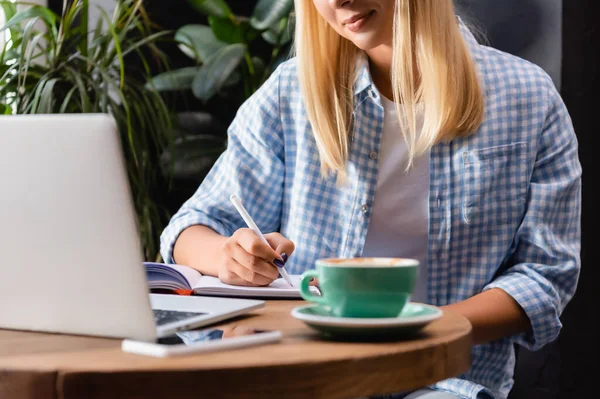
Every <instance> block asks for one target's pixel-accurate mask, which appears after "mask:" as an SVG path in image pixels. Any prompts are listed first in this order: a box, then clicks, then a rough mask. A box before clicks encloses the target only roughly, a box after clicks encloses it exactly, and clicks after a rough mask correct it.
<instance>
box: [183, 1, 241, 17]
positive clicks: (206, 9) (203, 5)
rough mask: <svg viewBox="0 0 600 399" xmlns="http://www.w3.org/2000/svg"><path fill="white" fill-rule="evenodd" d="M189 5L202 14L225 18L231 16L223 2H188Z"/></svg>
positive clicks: (229, 10)
mask: <svg viewBox="0 0 600 399" xmlns="http://www.w3.org/2000/svg"><path fill="white" fill-rule="evenodd" d="M188 1H189V3H190V5H191V6H192V7H194V8H195V9H196V10H198V11H200V12H201V13H203V14H206V15H210V16H213V17H220V18H225V17H229V16H230V15H232V12H231V9H230V8H229V6H228V5H227V3H225V1H224V0H188Z"/></svg>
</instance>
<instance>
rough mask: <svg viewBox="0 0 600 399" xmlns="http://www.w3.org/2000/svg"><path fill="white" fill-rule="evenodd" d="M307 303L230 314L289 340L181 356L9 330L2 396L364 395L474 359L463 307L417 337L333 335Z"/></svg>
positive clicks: (1, 351) (431, 378) (2, 347)
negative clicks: (315, 326)
mask: <svg viewBox="0 0 600 399" xmlns="http://www.w3.org/2000/svg"><path fill="white" fill-rule="evenodd" d="M301 303H302V302H297V301H269V302H267V304H266V306H265V308H263V309H260V310H257V311H255V312H253V313H251V314H249V315H248V316H245V317H242V318H238V319H235V320H230V321H229V322H228V323H224V325H227V324H229V325H231V324H238V325H246V326H251V327H254V328H263V329H280V330H282V331H283V334H284V337H283V339H282V342H281V343H278V344H269V345H263V346H257V347H250V348H244V349H239V350H231V351H224V352H213V353H206V354H201V355H193V356H186V357H179V358H167V359H159V358H151V357H145V356H139V355H132V354H126V353H123V352H121V350H120V341H119V340H114V339H103V338H90V337H79V336H68V335H60V334H42V333H32V332H20V331H8V330H0V398H2V399H5V398H7V399H46V398H77V399H82V398H86V399H93V398H103V399H105V398H106V399H114V398H144V399H151V398H176V397H189V396H192V397H199V398H200V397H201V398H216V397H236V398H242V397H245V398H269V397H278V398H295V397H298V398H357V397H361V396H363V397H364V396H366V395H373V394H381V393H390V392H399V391H403V390H408V389H413V388H417V387H421V386H424V385H427V384H430V383H433V382H436V381H439V380H443V379H445V378H448V377H452V376H456V375H458V374H460V373H462V372H464V371H466V370H467V369H468V368H469V367H470V362H471V325H470V323H469V322H468V321H467V320H466V319H465V318H464V317H462V316H458V315H456V314H451V313H446V314H444V316H443V317H442V318H441V319H438V320H436V321H435V322H433V323H431V324H429V325H428V326H427V327H426V328H425V329H423V330H422V332H421V333H420V334H419V336H417V337H415V338H412V339H409V340H404V341H399V342H391V343H390V342H386V343H376V342H372V343H348V342H333V341H328V340H325V339H323V338H322V336H320V335H318V334H317V333H316V332H314V331H313V330H311V329H310V328H308V327H307V326H305V325H304V324H303V323H302V322H300V321H298V320H296V319H294V318H293V317H291V316H290V311H291V309H292V308H293V307H294V306H297V305H299V304H301Z"/></svg>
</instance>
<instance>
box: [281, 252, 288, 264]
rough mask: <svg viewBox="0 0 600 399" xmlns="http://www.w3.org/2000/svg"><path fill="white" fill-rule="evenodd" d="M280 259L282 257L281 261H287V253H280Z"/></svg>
mask: <svg viewBox="0 0 600 399" xmlns="http://www.w3.org/2000/svg"><path fill="white" fill-rule="evenodd" d="M281 259H283V263H285V262H287V260H288V255H287V254H286V253H285V252H284V253H282V254H281Z"/></svg>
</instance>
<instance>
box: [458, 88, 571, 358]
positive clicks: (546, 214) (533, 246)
mask: <svg viewBox="0 0 600 399" xmlns="http://www.w3.org/2000/svg"><path fill="white" fill-rule="evenodd" d="M548 87H549V89H548V90H549V96H548V112H547V115H546V120H545V121H544V127H543V129H542V132H541V135H540V137H539V141H538V146H537V148H532V151H534V152H535V164H534V168H533V172H532V176H531V180H530V183H529V190H528V191H529V192H528V198H527V210H526V212H525V215H524V218H523V221H522V223H521V225H520V226H519V228H518V230H517V232H516V234H515V238H514V248H515V249H514V252H513V253H512V255H511V256H510V258H509V259H508V260H507V262H506V264H504V265H502V269H501V270H500V271H499V272H498V274H497V276H496V277H495V278H494V279H493V280H492V281H491V282H490V283H489V284H488V285H487V286H485V287H484V289H483V292H482V293H481V294H478V295H476V296H474V297H472V298H470V299H467V300H465V301H462V302H459V303H456V304H451V305H449V306H447V309H448V310H451V311H455V312H457V313H460V314H462V315H464V316H466V317H467V318H468V319H469V320H470V321H471V323H472V325H473V338H474V341H475V343H485V342H488V341H491V340H495V339H500V338H505V337H512V340H513V341H514V342H515V343H518V344H520V345H523V346H525V347H526V348H528V349H530V350H537V349H539V348H541V347H543V346H544V345H546V344H547V343H549V342H552V341H553V340H554V339H556V337H557V336H558V334H559V332H560V329H561V326H562V325H561V322H560V316H561V314H562V311H563V309H564V308H565V306H566V305H567V303H568V302H569V301H570V300H571V298H572V297H573V295H574V293H575V290H576V287H577V282H578V278H579V271H580V267H581V264H580V263H581V262H580V254H579V251H580V245H581V244H580V239H581V229H580V222H581V221H580V218H581V165H580V163H579V159H578V151H577V150H578V147H577V138H576V136H575V133H574V132H573V126H572V123H571V120H570V118H569V114H568V112H567V109H566V107H565V105H564V103H563V102H562V99H561V98H560V95H559V94H558V92H557V91H556V89H555V88H554V86H553V85H552V83H551V81H550V80H549V79H548Z"/></svg>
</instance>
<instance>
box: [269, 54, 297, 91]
mask: <svg viewBox="0 0 600 399" xmlns="http://www.w3.org/2000/svg"><path fill="white" fill-rule="evenodd" d="M275 71H276V72H277V73H278V74H279V89H280V95H285V94H286V93H290V92H295V91H297V90H299V88H300V86H299V84H298V64H297V59H296V57H291V58H289V59H287V60H286V61H284V62H282V63H281V64H279V65H278V66H277V68H276V70H275Z"/></svg>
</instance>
